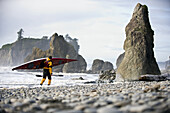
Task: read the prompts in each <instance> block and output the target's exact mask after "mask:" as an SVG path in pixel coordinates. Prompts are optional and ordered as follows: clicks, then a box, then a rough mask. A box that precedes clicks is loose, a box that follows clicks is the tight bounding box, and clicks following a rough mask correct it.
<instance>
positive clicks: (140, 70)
mask: <svg viewBox="0 0 170 113" xmlns="http://www.w3.org/2000/svg"><path fill="white" fill-rule="evenodd" d="M125 31H126V40H125V42H124V47H123V48H124V50H125V55H124V58H123V60H122V62H121V63H120V65H119V67H118V69H117V75H119V76H120V77H122V78H123V79H124V80H139V79H140V76H141V75H145V74H153V75H160V74H161V72H160V70H159V67H158V64H157V62H156V59H155V57H154V51H153V48H154V44H153V40H154V39H153V35H154V31H153V30H152V28H151V25H150V22H149V18H148V8H147V6H146V5H141V4H140V3H138V4H137V5H136V7H135V9H134V12H133V15H132V19H131V20H130V22H129V23H128V25H127V26H126V29H125Z"/></svg>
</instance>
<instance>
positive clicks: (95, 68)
mask: <svg viewBox="0 0 170 113" xmlns="http://www.w3.org/2000/svg"><path fill="white" fill-rule="evenodd" d="M91 69H92V70H91V73H96V74H98V73H100V72H101V71H106V70H112V69H113V64H112V63H110V62H107V61H106V62H104V61H103V60H100V59H95V60H94V61H93V64H92V68H91Z"/></svg>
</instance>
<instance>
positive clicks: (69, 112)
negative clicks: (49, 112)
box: [54, 110, 83, 113]
mask: <svg viewBox="0 0 170 113" xmlns="http://www.w3.org/2000/svg"><path fill="white" fill-rule="evenodd" d="M54 113H83V111H81V110H63V111H57V112H54Z"/></svg>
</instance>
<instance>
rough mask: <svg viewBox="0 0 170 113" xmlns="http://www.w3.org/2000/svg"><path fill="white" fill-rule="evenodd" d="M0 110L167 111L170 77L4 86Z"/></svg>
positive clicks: (61, 112) (53, 112)
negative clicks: (112, 81)
mask: <svg viewBox="0 0 170 113" xmlns="http://www.w3.org/2000/svg"><path fill="white" fill-rule="evenodd" d="M0 94H1V95H0V112H2V113H3V112H4V113H5V112H8V113H13V112H14V113H15V112H16V113H22V112H26V113H28V112H33V113H38V112H41V113H103V112H107V113H112V112H117V113H133V112H136V113H143V112H144V113H145V112H146V113H148V112H149V113H167V112H169V111H170V81H159V82H157V81H152V82H150V81H133V82H120V83H116V84H109V83H108V84H106V83H101V84H100V85H98V84H93V85H88V84H87V85H74V86H56V87H43V86H42V87H34V88H16V89H14V88H12V89H8V88H5V89H0Z"/></svg>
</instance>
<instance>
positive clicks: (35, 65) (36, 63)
mask: <svg viewBox="0 0 170 113" xmlns="http://www.w3.org/2000/svg"><path fill="white" fill-rule="evenodd" d="M45 60H46V58H41V59H36V60H32V61H30V62H26V63H24V64H21V65H19V66H17V67H14V68H13V69H12V70H13V71H14V70H18V69H42V67H41V66H40V64H41V62H44V61H45ZM73 61H77V60H76V59H65V58H52V62H53V66H57V65H61V64H65V63H69V62H73Z"/></svg>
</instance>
